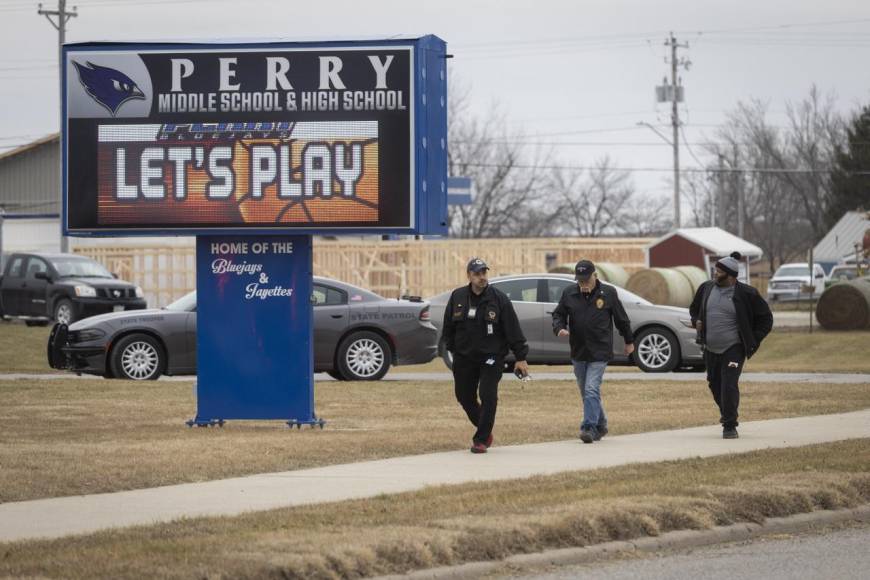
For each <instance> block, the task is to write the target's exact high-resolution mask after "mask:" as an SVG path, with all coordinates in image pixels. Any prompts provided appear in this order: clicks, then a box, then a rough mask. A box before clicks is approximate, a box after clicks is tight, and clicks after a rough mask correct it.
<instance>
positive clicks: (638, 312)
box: [429, 274, 704, 372]
mask: <svg viewBox="0 0 870 580" xmlns="http://www.w3.org/2000/svg"><path fill="white" fill-rule="evenodd" d="M576 283H577V282H576V281H575V280H574V277H573V276H570V275H566V274H525V275H518V276H502V277H498V278H493V279H491V280H490V284H492V286H493V287H495V288H498V289H499V290H501V291H502V292H504V293H505V294H507V296H508V298H510V299H511V302H513V305H514V309H515V310H516V312H517V317H518V318H519V320H520V326H521V327H522V329H523V334H525V337H526V340H527V341H528V344H529V354H528V361H529V363H531V364H546V365H566V364H571V356H570V346H569V344H568V339H566V338H558V337H556V336H555V335H554V334H553V324H552V320H553V317H552V314H553V310H554V309H555V308H556V304H558V302H559V298H561V296H562V291H563V290H564V289H565V288H566V287H567V286H570V285H572V284H576ZM614 287H615V288H616V291H617V293H618V294H619V300H620V301H621V302H622V304H623V306H624V307H625V311H626V313H627V314H628V317H629V319H630V320H631V330H632V333H633V334H634V342H635V349H636V350H635V354H634V355H632V357H627V356H625V354H623V350H624V348H625V343H624V342H623V340H622V337H621V336H620V335H619V333H618V332H616V330H615V329H614V333H613V363H612V364H617V365H620V364H621V365H631V364H636V365H637V366H638V367H639V368H640V369H641V370H643V371H646V372H668V371H672V370H674V369H694V370H702V369H703V368H704V357H703V354H702V352H701V349H700V347H699V346H698V345H697V344H695V338H696V332H695V330H694V329H693V328H692V327H691V324H692V323H691V318H690V316H689V310H688V309H687V308H677V307H674V306H658V305H655V304H652V303H651V302H649V301H647V300H645V299H643V298H641V297H640V296H638V295H636V294H633V293H631V292H629V291H628V290H626V289H624V288H620V287H619V286H614ZM449 298H450V292H449V291H448V292H444V293H442V294H439V295H437V296H433V297H432V298H430V299H429V302H430V303H431V305H432V323H433V324H434V325H435V326H436V327H437V328H438V332H439V338H440V332H441V329H442V327H443V324H444V309H445V308H446V307H447V301H448V299H449ZM439 354H440V355H441V356H442V358H443V359H444V362H445V364H447V366H448V367H452V364H453V361H452V360H451V358H450V353H448V352H446V351H445V350H444V346H443V343H442V342H441V341H440V340H439ZM509 365H510V363H509Z"/></svg>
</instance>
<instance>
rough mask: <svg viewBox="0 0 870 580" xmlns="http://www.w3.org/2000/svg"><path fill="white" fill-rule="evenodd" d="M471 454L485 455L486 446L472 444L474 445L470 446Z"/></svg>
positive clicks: (476, 443)
mask: <svg viewBox="0 0 870 580" xmlns="http://www.w3.org/2000/svg"><path fill="white" fill-rule="evenodd" d="M471 452H472V453H486V445H485V444H484V443H478V442H476V441H475V442H474V445H472V446H471Z"/></svg>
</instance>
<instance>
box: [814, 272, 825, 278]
mask: <svg viewBox="0 0 870 580" xmlns="http://www.w3.org/2000/svg"><path fill="white" fill-rule="evenodd" d="M824 277H825V275H824V274H821V273H819V274H816V278H824Z"/></svg>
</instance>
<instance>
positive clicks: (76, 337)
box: [70, 328, 106, 342]
mask: <svg viewBox="0 0 870 580" xmlns="http://www.w3.org/2000/svg"><path fill="white" fill-rule="evenodd" d="M104 336H106V331H104V330H101V329H99V328H86V329H84V330H77V331H75V332H71V333H70V342H90V341H92V340H99V339H100V338H103V337H104Z"/></svg>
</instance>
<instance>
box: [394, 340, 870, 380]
mask: <svg viewBox="0 0 870 580" xmlns="http://www.w3.org/2000/svg"><path fill="white" fill-rule="evenodd" d="M868 353H870V331H858V332H845V331H827V330H820V329H819V328H816V329H814V330H813V333H812V334H809V333H808V332H807V331H805V330H804V331H794V330H779V331H774V332H772V333H771V334H770V335H769V336H768V337H767V338H766V339H765V340H764V342H763V343H762V345H761V349H760V350H759V351H758V353H757V354H756V355H755V356H753V357H752V359H750V360H749V362H748V363H747V364H746V369H745V371H746V372H756V373H759V372H764V373H773V372H786V373H789V372H801V373H847V372H848V373H870V354H868ZM446 371H447V367H446V366H445V365H444V362H443V361H442V360H441V359H440V358H436V359H435V360H433V361H431V362H429V363H427V364H425V365H411V366H402V367H396V368H395V369H393V370H391V371H390V372H391V373H396V374H398V373H406V372H446ZM625 371H635V372H637V371H638V369H637V367H618V366H611V367H608V369H607V372H625ZM535 372H566V373H569V372H571V367H569V366H565V365H560V366H544V365H535V366H533V367H532V375H533V376H534V374H535Z"/></svg>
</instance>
